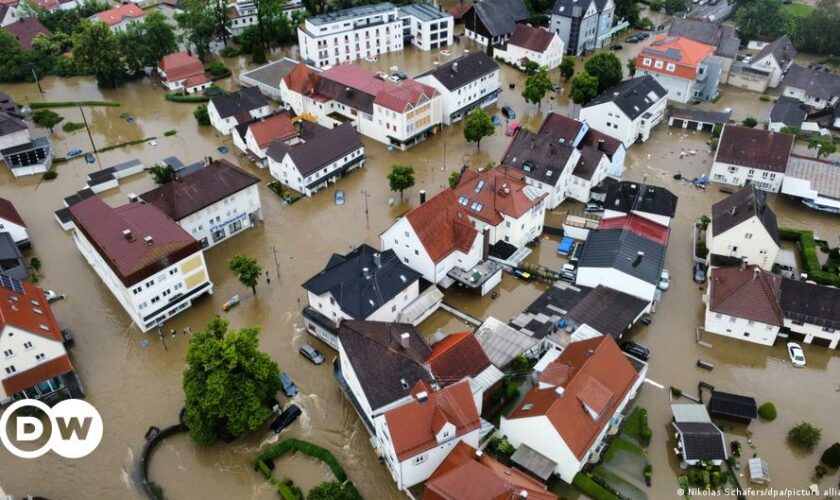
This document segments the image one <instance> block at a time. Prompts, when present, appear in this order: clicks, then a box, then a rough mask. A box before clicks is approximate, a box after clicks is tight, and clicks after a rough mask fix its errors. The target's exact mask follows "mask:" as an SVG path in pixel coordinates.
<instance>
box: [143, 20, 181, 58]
mask: <svg viewBox="0 0 840 500" xmlns="http://www.w3.org/2000/svg"><path fill="white" fill-rule="evenodd" d="M142 26H143V30H144V31H145V33H144V36H143V46H144V47H145V52H146V54H145V55H146V60H145V63H146V66H156V65H157V64H158V62H160V60H161V58H163V56H165V55H167V54H171V53H173V52H175V51H177V50H178V40H177V38H176V36H175V31H174V30H173V29H172V26H171V25H170V24H169V22H168V21H167V20H166V16H164V15H163V14H162V13H161V12H158V11H151V12H149V13H148V14H146V17H145V19H144V20H143V25H142Z"/></svg>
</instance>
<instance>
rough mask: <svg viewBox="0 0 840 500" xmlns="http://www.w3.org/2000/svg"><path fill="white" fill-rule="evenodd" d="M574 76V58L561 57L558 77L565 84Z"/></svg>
mask: <svg viewBox="0 0 840 500" xmlns="http://www.w3.org/2000/svg"><path fill="white" fill-rule="evenodd" d="M574 75H575V58H574V57H573V56H563V60H562V61H560V76H562V77H563V79H564V80H566V81H567V82H568V81H569V79H570V78H571V77H573V76H574Z"/></svg>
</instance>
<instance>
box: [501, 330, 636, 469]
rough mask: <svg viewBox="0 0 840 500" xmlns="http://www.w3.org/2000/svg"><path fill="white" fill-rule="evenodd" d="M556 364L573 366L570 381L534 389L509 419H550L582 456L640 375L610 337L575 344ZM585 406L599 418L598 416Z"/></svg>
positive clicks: (577, 455)
mask: <svg viewBox="0 0 840 500" xmlns="http://www.w3.org/2000/svg"><path fill="white" fill-rule="evenodd" d="M552 364H560V365H566V366H567V367H568V368H567V370H568V372H569V376H568V378H567V380H566V382H565V383H563V384H561V385H558V386H551V387H547V388H544V389H540V388H539V387H535V388H533V389H531V391H530V392H528V394H526V395H525V397H524V398H523V399H522V402H521V403H520V405H519V406H518V407H517V408H516V410H514V411H513V413H511V415H510V417H508V418H510V419H518V418H533V417H540V416H545V417H547V418H548V420H549V422H551V424H552V426H553V427H554V428H555V429H556V430H557V433H558V434H559V435H560V437H561V439H563V441H564V442H565V443H566V445H567V446H568V447H569V449H570V450H571V451H572V453H574V454H575V456H576V457H577V458H578V459H582V458H583V456H584V455H585V454H586V452H587V451H588V450H589V448H591V447H592V445H593V444H594V442H595V439H596V438H597V437H598V435H599V434H600V433H601V431H602V430H603V429H604V427H606V426H607V424H608V423H609V421H610V419H611V418H612V416H613V414H614V413H615V412H616V411H617V409H618V406H619V405H620V404H621V402H622V401H623V400H624V398H625V397H626V395H627V393H628V392H629V391H630V388H631V387H632V386H633V384H634V383H635V382H636V380H637V379H638V377H639V374H638V373H637V372H636V370H635V369H634V368H633V365H632V364H631V363H630V361H628V360H627V358H626V357H625V356H624V354H623V353H622V352H621V350H620V349H619V348H618V345H617V344H616V343H615V340H613V338H612V337H610V336H608V335H605V336H600V337H596V338H592V339H588V340H582V341H579V342H573V343H571V344H569V346H568V347H566V349H565V350H564V351H563V353H562V354H561V355H560V357H559V358H557V360H556V361H554V363H552ZM549 367H551V365H549ZM541 382H542V383H544V384H548V383H549V382H548V381H541ZM557 387H563V388H564V392H563V395H562V396H560V395H558V394H557V392H556V388H557ZM529 405H530V406H529ZM584 405H586V406H588V407H589V408H590V409H591V410H592V411H594V412H596V413H597V414H598V418H597V419H596V418H593V416H592V415H591V414H590V413H589V412H588V411H587V410H586V409H585V408H584ZM525 408H528V409H525Z"/></svg>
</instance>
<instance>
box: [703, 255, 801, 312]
mask: <svg viewBox="0 0 840 500" xmlns="http://www.w3.org/2000/svg"><path fill="white" fill-rule="evenodd" d="M781 286H782V278H781V277H780V276H777V275H775V274H772V273H768V272H766V271H762V270H761V268H759V267H757V266H746V267H745V268H744V269H741V268H740V267H739V266H733V267H720V268H715V269H712V273H711V278H710V279H709V287H710V288H709V310H710V311H712V312H715V313H720V314H727V315H729V316H735V317H737V318H745V319H748V320H752V321H759V322H761V323H765V324H768V325H774V326H782V324H783V322H784V313H783V312H782V307H781V305H780V304H779V298H780V296H781Z"/></svg>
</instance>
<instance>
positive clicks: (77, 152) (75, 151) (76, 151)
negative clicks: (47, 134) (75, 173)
mask: <svg viewBox="0 0 840 500" xmlns="http://www.w3.org/2000/svg"><path fill="white" fill-rule="evenodd" d="M80 154H82V150H81V149H79V148H73V149H71V150H70V151H68V152H67V158H75V157H77V156H79V155H80Z"/></svg>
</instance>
